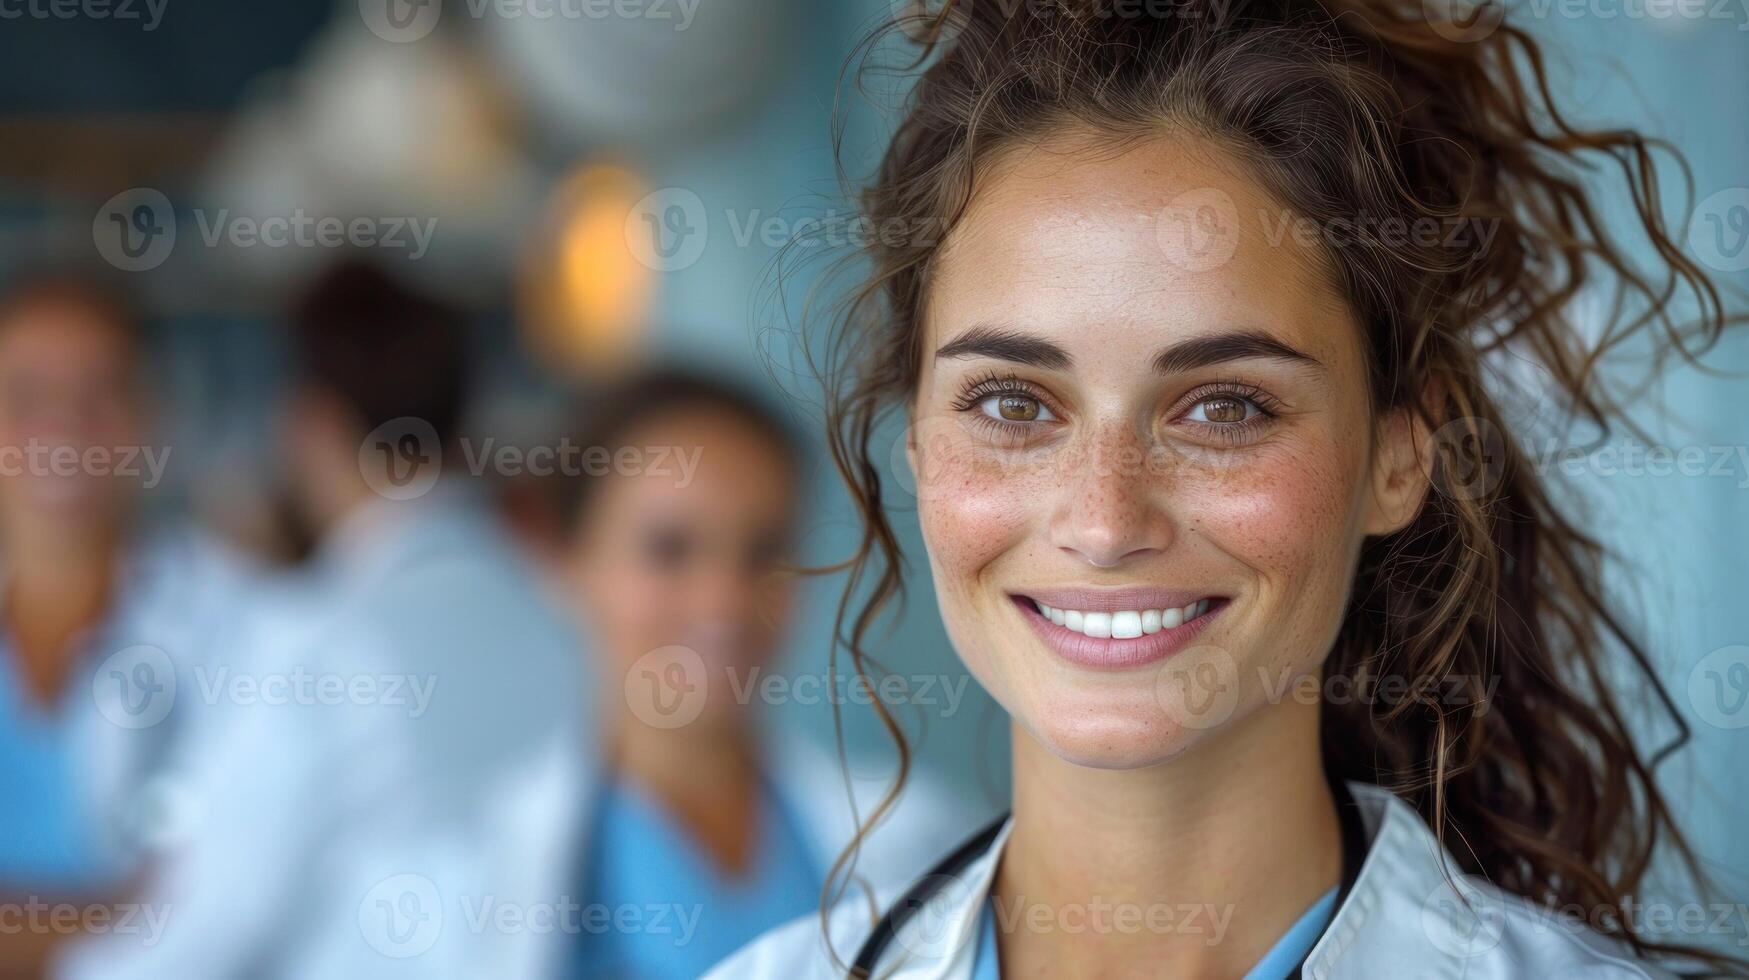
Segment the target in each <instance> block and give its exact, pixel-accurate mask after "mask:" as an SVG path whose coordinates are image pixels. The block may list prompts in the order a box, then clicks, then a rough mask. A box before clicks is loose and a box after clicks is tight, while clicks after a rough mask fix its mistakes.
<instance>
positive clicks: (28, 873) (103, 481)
mask: <svg viewBox="0 0 1749 980" xmlns="http://www.w3.org/2000/svg"><path fill="white" fill-rule="evenodd" d="M144 348H145V341H144V339H143V337H142V330H141V327H140V324H139V323H138V322H137V320H136V318H135V316H134V314H133V313H132V312H131V311H130V310H129V309H128V308H127V306H126V305H125V304H124V303H123V302H122V301H121V300H119V299H118V298H116V297H114V296H112V295H110V294H109V293H108V292H106V291H105V290H104V289H103V288H101V287H99V286H98V285H96V284H95V283H94V282H90V281H86V280H83V279H81V278H78V277H76V276H71V275H64V274H55V275H49V276H43V277H40V278H32V279H29V280H26V281H24V282H23V283H21V284H18V285H16V286H15V287H14V288H13V289H11V290H10V291H9V292H7V293H6V294H5V295H4V296H3V297H0V786H4V791H3V792H0V900H4V901H8V902H12V901H17V900H21V899H33V900H37V901H41V902H51V903H61V904H63V905H70V906H72V907H75V908H78V909H81V910H90V909H97V908H101V907H104V906H113V905H115V904H116V903H118V902H121V901H123V900H125V899H126V898H127V896H128V894H129V892H130V890H131V882H132V880H133V879H134V878H135V877H136V876H137V875H138V874H139V873H140V871H141V868H142V866H143V864H145V863H146V862H147V860H148V857H149V850H150V845H151V844H152V840H153V837H154V836H155V835H156V834H157V832H158V830H159V829H160V828H158V827H157V826H155V810H156V807H155V805H154V802H153V801H154V798H155V797H156V795H157V792H158V788H159V786H158V781H159V779H160V775H161V770H162V767H163V763H164V760H165V759H166V758H168V757H169V756H170V755H171V753H172V752H173V751H174V746H175V744H176V740H177V737H178V735H179V734H181V733H182V732H183V731H184V729H185V728H186V718H187V715H188V708H189V707H190V705H191V703H192V699H191V698H190V697H189V696H188V692H190V691H192V690H193V689H194V687H195V684H194V682H193V673H194V672H195V671H197V670H198V669H199V668H200V667H201V666H202V664H203V663H204V662H206V661H208V660H209V659H210V657H211V652H210V644H211V641H212V639H213V637H214V636H216V635H217V633H218V632H219V630H218V626H217V624H218V623H219V621H220V620H221V619H222V618H223V617H224V616H225V615H226V612H227V609H228V607H229V606H230V605H232V604H233V603H234V601H235V600H236V599H237V597H238V596H239V594H240V591H241V590H242V588H243V584H244V582H245V581H246V580H247V578H248V574H247V571H246V568H245V565H244V563H243V562H242V561H241V560H240V559H239V558H238V557H237V556H236V555H233V554H231V553H229V552H228V551H226V550H225V549H223V548H222V547H221V546H219V545H218V544H217V543H216V542H215V541H214V540H213V539H211V538H209V537H208V536H206V535H204V534H202V533H199V532H197V531H194V530H192V529H191V528H188V527H185V526H181V525H170V526H160V527H155V528H148V527H147V526H146V525H145V522H143V521H142V520H140V519H139V515H138V514H137V513H136V511H137V510H138V509H139V508H138V504H139V498H140V496H141V495H142V491H151V490H155V489H157V487H158V486H159V484H160V482H161V480H162V479H163V477H164V471H165V468H166V467H167V466H168V464H169V462H170V447H169V446H168V445H157V446H154V445H150V444H148V441H149V439H150V438H151V426H150V425H149V417H150V412H149V410H148V397H147V391H146V383H147V378H146V374H147V357H146V352H145V349H144ZM179 690H180V691H182V692H183V695H182V697H181V698H180V699H179V698H178V696H177V692H178V691H179ZM9 925H12V926H17V925H18V923H9ZM38 925H42V924H41V923H39V924H38ZM50 925H52V924H50ZM76 931H77V930H76V929H75V928H72V927H49V928H32V927H31V926H30V925H29V924H25V927H24V928H22V929H20V928H9V929H7V930H5V931H4V932H3V933H0V976H11V975H18V976H36V975H40V974H41V972H42V971H43V969H44V968H45V962H46V961H47V959H48V958H49V957H50V956H51V955H52V949H53V947H54V946H55V945H56V943H57V941H59V940H62V939H65V938H67V937H69V936H70V935H72V934H74V933H75V932H76Z"/></svg>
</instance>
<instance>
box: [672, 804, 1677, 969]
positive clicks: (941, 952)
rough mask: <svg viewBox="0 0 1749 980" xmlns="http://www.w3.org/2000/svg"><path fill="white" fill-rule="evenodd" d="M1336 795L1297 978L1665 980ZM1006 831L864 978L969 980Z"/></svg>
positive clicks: (775, 956)
mask: <svg viewBox="0 0 1749 980" xmlns="http://www.w3.org/2000/svg"><path fill="white" fill-rule="evenodd" d="M1350 790H1351V791H1352V793H1353V795H1354V799H1355V802H1356V803H1357V804H1358V805H1359V807H1360V809H1361V812H1362V818H1363V820H1364V822H1365V824H1366V830H1367V836H1368V838H1369V846H1368V849H1367V854H1366V858H1365V862H1364V863H1363V864H1362V866H1361V869H1360V872H1359V875H1358V877H1357V878H1356V879H1355V882H1354V885H1353V888H1352V889H1351V891H1350V892H1349V894H1348V896H1347V897H1346V899H1345V900H1344V901H1343V903H1342V904H1341V906H1340V907H1338V908H1337V910H1336V913H1335V915H1334V917H1333V918H1332V919H1331V921H1330V925H1329V927H1328V928H1327V929H1326V930H1325V932H1324V935H1323V937H1322V938H1320V939H1319V940H1318V942H1317V944H1316V945H1315V946H1314V947H1313V948H1312V951H1311V953H1310V954H1309V955H1308V956H1307V957H1306V964H1305V967H1304V969H1303V971H1302V973H1301V975H1302V976H1304V977H1309V978H1312V980H1377V978H1381V977H1415V978H1417V980H1423V978H1451V980H1459V978H1461V980H1504V978H1531V980H1553V978H1557V977H1620V978H1665V977H1671V976H1674V974H1672V973H1669V972H1667V971H1665V970H1664V969H1662V968H1661V967H1660V966H1659V965H1657V964H1655V963H1649V962H1646V961H1643V960H1639V959H1635V958H1634V957H1633V956H1632V955H1631V953H1630V952H1628V951H1627V950H1626V948H1625V947H1624V946H1622V945H1621V944H1619V943H1617V942H1615V941H1613V940H1609V939H1607V938H1605V937H1603V936H1601V935H1599V934H1597V933H1595V932H1592V931H1589V930H1588V929H1586V928H1584V927H1583V926H1579V925H1574V924H1570V923H1569V922H1567V921H1566V920H1564V919H1561V918H1560V917H1558V916H1557V915H1556V914H1554V913H1551V912H1549V911H1546V910H1544V909H1542V908H1539V907H1537V906H1535V905H1533V904H1532V903H1530V902H1527V901H1525V900H1524V899H1522V898H1519V897H1517V896H1514V895H1510V894H1507V893H1505V892H1503V891H1501V890H1499V889H1497V888H1494V887H1492V886H1491V885H1488V884H1487V883H1485V882H1480V881H1476V880H1475V879H1472V878H1467V877H1464V876H1462V875H1460V874H1458V873H1457V872H1456V871H1455V869H1456V867H1457V865H1456V864H1455V862H1452V861H1451V859H1450V856H1449V854H1445V853H1444V852H1443V851H1442V850H1441V848H1440V845H1439V842H1438V841H1437V840H1436V839H1435V837H1434V836H1433V833H1432V831H1430V830H1429V829H1428V827H1427V825H1426V823H1425V822H1424V821H1423V820H1422V819H1421V817H1420V815H1419V814H1417V813H1416V812H1415V811H1414V810H1413V809H1411V808H1410V807H1409V806H1408V805H1407V804H1405V803H1403V802H1402V801H1401V800H1399V799H1397V798H1396V797H1395V796H1393V795H1392V794H1390V793H1389V792H1387V791H1385V790H1383V789H1380V788H1378V787H1376V786H1365V785H1361V784H1358V783H1353V784H1350ZM1008 830H1009V828H1008V827H1007V826H1004V827H1003V828H1002V830H1001V832H1000V834H999V835H998V836H997V837H996V838H995V840H994V842H993V843H992V844H991V846H990V847H989V848H988V849H987V850H986V851H985V852H984V853H983V854H982V855H980V856H978V857H977V858H976V860H974V861H972V862H971V863H970V864H969V865H967V866H966V867H965V868H964V870H963V871H961V872H960V873H959V874H957V875H953V876H948V877H946V878H944V880H943V882H942V884H943V886H944V887H942V888H941V889H940V890H939V891H938V892H937V893H936V896H935V897H934V898H933V899H931V900H929V901H927V902H925V903H924V904H923V905H922V906H921V909H922V911H920V912H919V913H918V914H917V915H916V916H915V917H914V918H912V919H911V920H910V922H909V923H908V924H906V925H904V926H901V927H900V928H899V930H898V932H897V934H896V935H895V937H894V939H893V941H892V942H891V943H890V944H889V945H888V946H887V949H886V953H885V954H884V955H883V956H882V957H881V959H880V961H879V965H878V967H877V972H876V975H877V976H881V977H891V978H895V980H969V978H970V977H971V976H972V966H973V960H974V958H975V953H976V947H977V939H978V928H979V922H980V916H981V914H982V912H983V909H984V904H985V900H986V899H987V898H988V896H989V893H990V886H991V883H992V881H993V879H994V878H995V874H996V866H997V862H998V861H999V859H1000V858H1001V855H1002V848H1003V846H1004V845H1005V844H1006V842H1007V838H1008ZM1442 857H1443V858H1444V859H1445V862H1446V865H1445V866H1442V862H1441V859H1442ZM1447 868H1450V869H1452V871H1451V875H1452V878H1453V879H1454V880H1455V881H1456V882H1457V884H1458V888H1457V889H1454V888H1453V887H1452V885H1451V884H1449V883H1448V881H1447V877H1446V870H1447ZM1460 892H1461V893H1462V895H1463V898H1464V899H1467V904H1466V902H1465V901H1464V900H1462V899H1460V897H1459V893H1460ZM902 893H903V889H902V888H901V889H899V890H897V891H895V892H893V893H891V894H889V895H887V896H884V897H883V900H882V901H881V902H880V907H881V908H882V909H886V908H890V907H891V906H892V904H893V902H894V900H895V899H896V898H897V896H898V895H899V894H902ZM873 925H874V922H873V920H872V919H871V918H870V916H869V914H868V912H867V910H866V909H865V908H862V907H857V906H852V905H844V906H840V907H839V908H837V909H835V910H834V914H833V915H832V918H831V934H832V937H833V943H832V946H833V948H834V950H835V951H836V953H837V956H838V957H839V960H838V961H835V960H834V959H833V958H832V956H831V955H830V954H829V953H828V950H827V945H826V938H825V936H824V935H823V934H822V931H821V926H820V920H819V918H818V917H817V916H816V917H811V918H806V919H801V920H798V921H796V922H792V923H790V924H788V925H786V926H782V927H780V928H778V929H776V930H774V931H772V932H770V933H768V934H766V935H765V936H763V937H761V938H760V939H759V940H757V941H756V942H754V943H752V944H751V945H749V946H747V947H746V948H744V949H742V950H741V951H740V952H739V953H736V954H735V955H734V956H732V957H730V958H729V959H727V960H725V961H724V962H723V963H721V964H719V965H718V966H717V968H716V969H714V970H712V971H711V972H710V973H709V974H707V975H706V976H707V978H708V980H740V978H757V980H763V978H767V977H782V978H784V980H805V978H813V977H819V978H827V977H830V978H834V980H836V978H838V977H842V976H843V975H844V972H845V969H846V967H847V966H848V964H850V963H851V962H853V961H854V960H855V958H856V955H857V951H858V950H859V949H860V948H861V946H862V943H863V940H864V939H865V938H866V937H867V936H868V934H869V933H870V932H871V931H872V928H873ZM840 961H841V962H842V963H843V964H844V965H843V966H841V965H839V962H840Z"/></svg>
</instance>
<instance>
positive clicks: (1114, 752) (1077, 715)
mask: <svg viewBox="0 0 1749 980" xmlns="http://www.w3.org/2000/svg"><path fill="white" fill-rule="evenodd" d="M1100 694H1101V695H1102V696H1091V697H1090V696H1086V695H1083V696H1075V695H1074V694H1067V695H1065V694H1061V693H1059V694H1055V695H1053V696H1051V697H1050V699H1049V700H1048V701H1047V702H1046V703H1043V704H1038V705H1034V706H1030V707H1029V708H1026V709H1023V710H1021V711H1019V712H1014V711H1011V712H1010V714H1011V715H1012V716H1013V717H1014V719H1015V720H1016V721H1018V722H1019V723H1020V726H1021V727H1022V728H1024V729H1025V730H1026V731H1027V732H1028V733H1029V734H1030V735H1031V736H1032V738H1033V739H1034V740H1035V741H1037V742H1038V743H1039V744H1040V745H1042V746H1044V748H1045V749H1046V750H1047V751H1049V752H1050V753H1051V754H1052V755H1054V756H1056V757H1057V758H1059V759H1062V760H1063V761H1064V762H1067V763H1070V764H1071V765H1076V766H1082V767H1084V768H1088V769H1114V770H1119V769H1146V768H1148V767H1150V766H1157V765H1163V764H1165V763H1168V762H1171V761H1172V760H1174V759H1176V758H1178V757H1179V756H1181V755H1183V754H1184V753H1185V752H1187V751H1189V750H1191V749H1192V748H1195V747H1196V746H1197V745H1199V744H1201V743H1202V741H1203V740H1205V739H1207V738H1209V737H1210V736H1212V735H1214V734H1215V733H1214V732H1213V731H1211V730H1209V729H1206V728H1205V729H1199V728H1193V727H1190V726H1187V725H1184V724H1181V723H1179V722H1178V721H1176V720H1174V719H1173V718H1172V717H1171V716H1170V715H1169V714H1168V713H1167V712H1166V711H1164V710H1162V708H1161V706H1160V704H1159V703H1158V702H1157V701H1155V700H1154V698H1153V696H1152V693H1151V692H1150V691H1148V690H1147V685H1145V684H1144V685H1142V686H1141V690H1140V691H1134V690H1132V691H1128V692H1100Z"/></svg>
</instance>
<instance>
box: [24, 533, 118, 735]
mask: <svg viewBox="0 0 1749 980" xmlns="http://www.w3.org/2000/svg"><path fill="white" fill-rule="evenodd" d="M114 552H115V545H114V542H113V541H112V540H110V539H108V538H107V537H101V538H100V537H97V536H92V537H81V538H79V539H78V540H70V541H60V542H48V541H44V540H42V538H41V536H39V535H34V534H22V535H8V541H7V565H8V568H7V579H6V592H5V619H6V631H7V633H8V634H9V636H10V638H11V641H12V642H11V644H10V646H11V647H12V650H13V654H14V656H15V657H16V658H17V661H18V667H19V670H20V673H21V675H22V676H23V678H24V681H25V687H26V690H27V691H28V692H29V693H30V694H31V695H32V696H33V697H34V698H35V699H36V700H37V701H38V702H39V703H43V704H48V703H52V702H53V701H54V700H55V699H56V698H57V696H58V695H59V693H60V691H61V688H62V686H63V685H64V683H65V681H66V679H67V676H68V674H69V672H70V668H71V667H72V661H73V657H74V654H75V653H76V650H75V645H76V644H77V642H78V640H79V637H80V636H81V634H83V633H84V632H85V631H86V630H88V629H89V628H91V627H92V626H94V625H96V624H97V622H98V621H99V620H101V619H102V618H103V614H104V611H105V610H106V609H107V608H108V606H109V598H110V588H111V577H112V575H113V574H114V564H115V554H114Z"/></svg>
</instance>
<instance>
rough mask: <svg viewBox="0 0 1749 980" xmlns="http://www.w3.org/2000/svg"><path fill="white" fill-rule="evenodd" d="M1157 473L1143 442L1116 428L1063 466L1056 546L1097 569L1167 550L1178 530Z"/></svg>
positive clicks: (1054, 531) (1054, 526)
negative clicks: (1175, 528)
mask: <svg viewBox="0 0 1749 980" xmlns="http://www.w3.org/2000/svg"><path fill="white" fill-rule="evenodd" d="M1156 470H1157V468H1156V467H1151V466H1149V465H1148V453H1147V446H1146V444H1145V443H1144V442H1143V440H1141V439H1139V438H1137V437H1136V436H1135V434H1133V433H1131V432H1129V431H1128V426H1127V425H1123V426H1119V425H1115V424H1114V425H1113V426H1111V427H1110V429H1109V431H1106V432H1103V433H1101V434H1100V435H1099V437H1098V438H1097V439H1095V440H1093V441H1091V442H1090V444H1089V446H1088V448H1087V449H1086V450H1084V451H1082V452H1080V453H1076V454H1074V455H1073V456H1072V457H1071V458H1070V459H1068V460H1066V461H1065V462H1064V465H1063V468H1062V472H1061V474H1060V479H1059V480H1058V488H1059V489H1058V497H1057V501H1058V502H1057V506H1056V509H1055V512H1054V513H1053V515H1052V519H1051V527H1050V534H1051V543H1052V544H1053V545H1055V546H1056V547H1058V548H1060V549H1062V550H1063V551H1065V552H1067V553H1069V554H1070V555H1073V556H1074V557H1076V558H1078V559H1080V560H1082V561H1085V562H1087V563H1088V564H1090V565H1093V566H1094V567H1096V568H1113V567H1116V566H1118V565H1121V564H1123V563H1124V562H1126V561H1129V560H1132V559H1135V558H1140V557H1144V556H1146V555H1150V554H1155V553H1158V552H1161V551H1164V550H1165V549H1166V548H1167V546H1168V545H1170V544H1171V543H1172V538H1173V535H1174V528H1173V522H1172V518H1171V515H1170V513H1169V512H1168V508H1167V507H1166V506H1165V503H1166V501H1165V500H1164V499H1163V495H1164V491H1165V489H1166V487H1165V485H1164V483H1163V474H1161V473H1159V472H1156Z"/></svg>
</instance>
